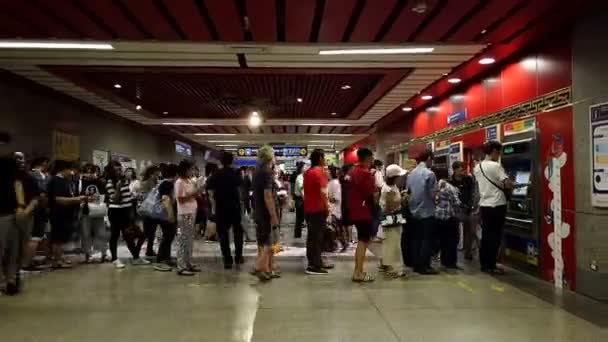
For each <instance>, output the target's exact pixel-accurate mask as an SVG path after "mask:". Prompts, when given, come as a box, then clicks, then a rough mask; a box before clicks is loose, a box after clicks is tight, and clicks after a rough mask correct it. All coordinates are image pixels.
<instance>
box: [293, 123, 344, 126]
mask: <svg viewBox="0 0 608 342" xmlns="http://www.w3.org/2000/svg"><path fill="white" fill-rule="evenodd" d="M300 125H301V126H330V127H331V126H351V124H347V123H303V124H300Z"/></svg>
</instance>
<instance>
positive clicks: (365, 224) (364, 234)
mask: <svg viewBox="0 0 608 342" xmlns="http://www.w3.org/2000/svg"><path fill="white" fill-rule="evenodd" d="M353 224H354V225H355V228H357V239H358V240H359V241H362V242H370V241H371V239H372V237H374V236H376V231H377V229H374V225H373V223H372V222H371V221H357V222H354V223H353Z"/></svg>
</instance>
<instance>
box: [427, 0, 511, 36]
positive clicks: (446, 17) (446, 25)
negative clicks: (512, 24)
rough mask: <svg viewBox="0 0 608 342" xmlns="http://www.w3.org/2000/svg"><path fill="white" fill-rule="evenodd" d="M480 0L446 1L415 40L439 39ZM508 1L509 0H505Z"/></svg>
mask: <svg viewBox="0 0 608 342" xmlns="http://www.w3.org/2000/svg"><path fill="white" fill-rule="evenodd" d="M479 2H480V0H458V1H447V2H445V4H443V5H442V7H441V10H440V11H439V14H437V15H436V16H435V17H434V18H433V20H431V22H430V23H429V24H428V25H426V26H425V27H424V28H423V29H422V31H420V33H419V34H417V35H416V37H415V41H417V42H435V41H438V40H440V39H441V37H443V36H444V35H445V34H446V33H447V32H449V30H450V29H451V28H452V27H453V26H454V25H455V24H456V23H458V21H459V20H460V19H462V18H463V17H464V16H465V15H466V14H467V13H468V12H469V11H470V10H471V9H473V8H474V7H475V6H476V5H478V4H479ZM506 2H509V1H506Z"/></svg>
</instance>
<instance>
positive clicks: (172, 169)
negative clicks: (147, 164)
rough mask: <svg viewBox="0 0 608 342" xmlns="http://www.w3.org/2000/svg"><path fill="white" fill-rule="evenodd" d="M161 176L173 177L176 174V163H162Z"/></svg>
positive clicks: (164, 177)
mask: <svg viewBox="0 0 608 342" xmlns="http://www.w3.org/2000/svg"><path fill="white" fill-rule="evenodd" d="M161 176H162V177H163V179H168V178H175V176H177V165H175V164H173V163H171V164H164V167H163V172H162V173H161Z"/></svg>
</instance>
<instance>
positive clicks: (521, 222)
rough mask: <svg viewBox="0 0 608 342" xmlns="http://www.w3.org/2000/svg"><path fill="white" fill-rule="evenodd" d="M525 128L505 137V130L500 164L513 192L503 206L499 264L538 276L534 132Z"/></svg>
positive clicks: (537, 167)
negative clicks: (514, 185) (503, 216)
mask: <svg viewBox="0 0 608 342" xmlns="http://www.w3.org/2000/svg"><path fill="white" fill-rule="evenodd" d="M526 120H534V118H532V119H526ZM522 121H523V120H522ZM527 125H530V127H528V128H527V129H526V130H520V131H512V132H509V133H507V132H508V131H507V129H506V128H505V138H504V140H503V149H502V159H501V163H502V165H503V167H504V169H505V171H506V173H507V174H508V175H509V177H510V178H511V179H512V180H514V181H515V183H516V188H515V189H514V190H513V192H512V196H511V199H510V200H509V202H508V203H507V218H506V222H505V231H504V235H503V244H502V260H503V262H505V263H506V264H509V265H511V266H513V267H515V268H517V269H520V270H522V271H524V272H527V273H531V274H534V275H538V274H539V272H540V268H539V265H540V259H539V258H540V255H541V254H540V222H541V221H540V220H541V218H542V215H541V212H540V211H541V207H540V196H541V188H540V186H541V185H540V180H541V176H542V175H541V173H540V170H541V165H540V164H539V163H540V155H539V148H538V143H537V141H538V140H537V136H536V134H537V133H536V128H535V125H534V123H533V122H528V123H527ZM506 127H508V126H506Z"/></svg>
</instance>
